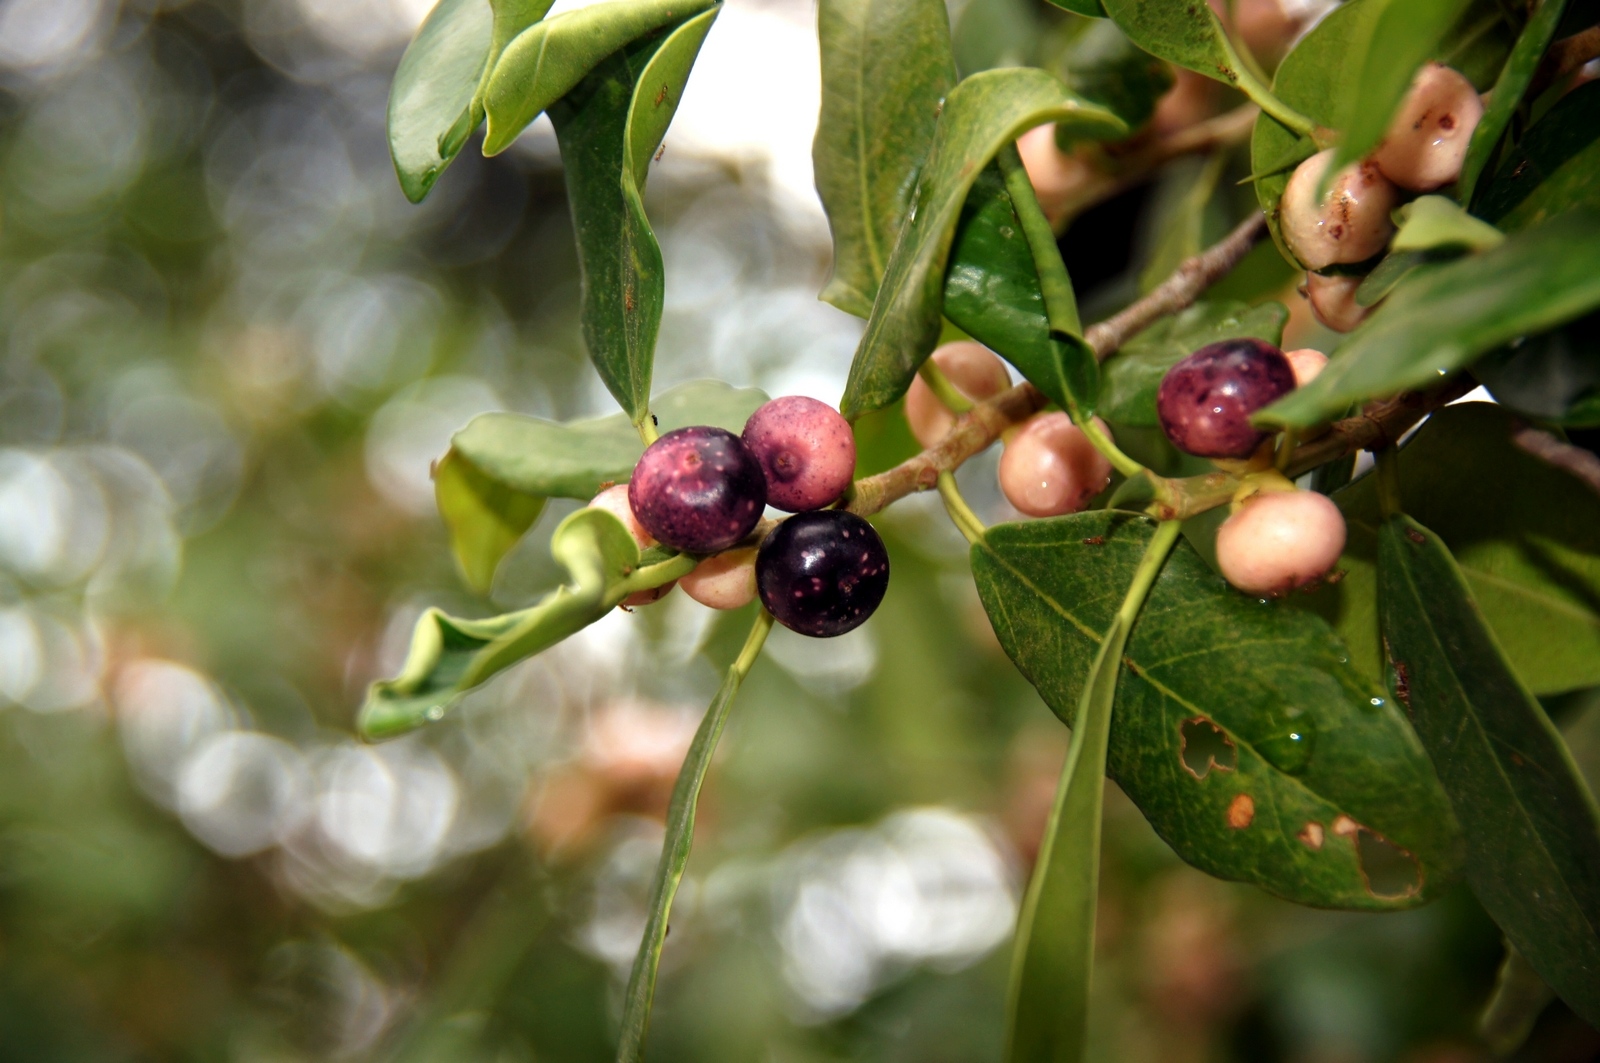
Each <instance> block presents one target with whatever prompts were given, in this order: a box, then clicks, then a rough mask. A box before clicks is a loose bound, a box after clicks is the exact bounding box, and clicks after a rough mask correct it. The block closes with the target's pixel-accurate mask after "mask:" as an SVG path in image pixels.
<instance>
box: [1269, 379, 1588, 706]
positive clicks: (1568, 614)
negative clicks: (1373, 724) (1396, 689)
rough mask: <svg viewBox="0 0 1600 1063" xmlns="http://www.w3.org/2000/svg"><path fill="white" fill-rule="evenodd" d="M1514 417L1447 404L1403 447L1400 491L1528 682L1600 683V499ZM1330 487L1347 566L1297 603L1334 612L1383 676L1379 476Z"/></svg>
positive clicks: (1543, 688)
mask: <svg viewBox="0 0 1600 1063" xmlns="http://www.w3.org/2000/svg"><path fill="white" fill-rule="evenodd" d="M1517 427H1518V425H1517V422H1516V418H1515V417H1513V416H1512V415H1511V414H1510V413H1509V412H1507V411H1506V410H1505V409H1503V408H1501V407H1499V406H1495V405H1493V404H1491V403H1486V402H1468V403H1461V404H1459V405H1456V406H1450V407H1447V408H1445V409H1443V410H1440V411H1439V412H1437V413H1435V414H1434V415H1433V416H1432V417H1430V418H1429V419H1428V420H1427V422H1426V423H1425V424H1423V426H1422V427H1421V428H1420V429H1418V430H1417V433H1416V435H1414V436H1413V437H1412V438H1411V440H1410V442H1408V443H1407V444H1406V445H1405V447H1403V448H1402V449H1401V451H1400V461H1399V466H1400V487H1401V493H1402V496H1403V497H1404V498H1405V500H1406V507H1407V509H1409V510H1410V511H1411V513H1412V515H1413V516H1415V517H1416V518H1417V519H1418V520H1420V521H1423V522H1424V523H1426V524H1427V525H1428V527H1430V528H1433V529H1434V530H1435V531H1436V532H1438V534H1439V536H1440V537H1441V538H1442V539H1443V540H1444V542H1445V544H1446V545H1447V546H1448V547H1449V548H1450V550H1451V552H1452V553H1454V554H1455V557H1456V560H1457V561H1458V562H1459V563H1460V566H1461V570H1462V572H1463V573H1464V574H1465V576H1466V580H1467V583H1468V584H1469V585H1470V586H1471V588H1472V593H1473V597H1474V598H1475V599H1476V601H1477V607H1478V608H1479V609H1480V610H1481V611H1482V613H1483V616H1484V619H1486V620H1487V621H1488V622H1489V626H1490V627H1491V628H1493V630H1494V633H1495V636H1496V638H1497V639H1498V641H1499V643H1500V645H1501V647H1502V648H1503V649H1504V650H1505V652H1506V655H1507V657H1508V658H1509V659H1510V661H1511V665H1512V667H1513V668H1514V669H1515V670H1516V673H1517V675H1518V676H1520V677H1521V679H1522V682H1523V683H1524V684H1525V685H1527V686H1528V687H1529V688H1530V689H1531V690H1533V692H1534V693H1536V694H1541V695H1545V694H1559V693H1562V692H1564V691H1568V690H1575V689H1579V688H1582V687H1589V686H1596V685H1600V498H1596V497H1595V495H1594V494H1593V492H1591V491H1589V490H1588V488H1587V487H1585V486H1584V484H1582V483H1581V482H1580V481H1579V480H1577V479H1575V478H1574V477H1573V476H1571V475H1570V474H1568V473H1566V472H1564V471H1562V470H1560V469H1557V468H1555V467H1553V466H1551V465H1547V464H1546V463H1545V462H1543V461H1540V460H1539V459H1538V458H1535V457H1534V456H1533V455H1531V454H1528V453H1527V452H1525V451H1523V450H1522V449H1521V448H1520V447H1518V446H1517V445H1516V444H1515V443H1514V442H1513V441H1512V438H1511V437H1512V434H1513V433H1514V432H1515V431H1516V429H1517ZM1333 498H1334V501H1335V502H1337V503H1338V504H1339V508H1340V510H1341V511H1343V513H1344V515H1345V523H1346V526H1347V528H1348V532H1349V538H1348V540H1347V542H1346V545H1345V553H1344V557H1343V558H1342V559H1341V560H1340V562H1339V568H1340V569H1341V570H1342V571H1343V572H1344V577H1343V578H1342V579H1341V580H1340V581H1339V582H1338V583H1337V584H1336V585H1333V586H1328V587H1324V588H1322V589H1321V590H1318V591H1317V592H1316V593H1314V594H1311V595H1300V596H1296V598H1295V602H1296V603H1298V604H1303V605H1305V606H1306V607H1308V608H1312V609H1315V610H1316V611H1317V612H1319V613H1320V614H1321V615H1323V616H1324V617H1326V618H1327V619H1328V620H1330V621H1331V622H1333V623H1334V624H1335V626H1336V628H1337V630H1338V632H1339V634H1340V635H1341V636H1342V637H1343V638H1344V641H1345V644H1346V645H1347V646H1348V647H1349V648H1350V660H1351V663H1352V664H1353V665H1355V666H1356V667H1357V668H1359V669H1360V670H1361V671H1362V672H1363V673H1364V674H1366V675H1368V676H1370V677H1372V678H1373V679H1377V678H1378V677H1379V676H1381V674H1382V671H1381V661H1382V658H1381V653H1382V650H1381V647H1380V645H1379V642H1378V620H1377V613H1376V593H1377V592H1376V586H1377V574H1376V564H1377V557H1378V526H1379V524H1380V518H1379V507H1378V497H1377V490H1376V480H1375V479H1374V478H1373V477H1370V476H1368V477H1363V478H1362V479H1360V480H1357V481H1356V482H1355V483H1353V484H1351V485H1350V486H1349V487H1347V488H1344V489H1343V490H1341V491H1339V492H1338V493H1336V494H1335V495H1334V496H1333Z"/></svg>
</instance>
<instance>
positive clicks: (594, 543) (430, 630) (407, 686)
mask: <svg viewBox="0 0 1600 1063" xmlns="http://www.w3.org/2000/svg"><path fill="white" fill-rule="evenodd" d="M550 553H551V555H552V556H553V557H554V558H555V559H556V561H558V562H559V563H560V564H561V566H562V567H563V568H564V569H566V572H567V582H566V583H564V584H563V585H562V586H560V587H558V588H557V589H556V590H554V591H552V592H551V593H550V594H548V595H546V596H545V598H544V599H543V600H542V601H541V602H539V604H537V605H535V606H532V607H531V608H528V609H523V610H520V611H518V612H515V613H507V614H505V615H503V616H496V617H490V618H488V619H485V620H464V619H461V618H458V617H452V616H446V615H445V614H444V613H442V612H440V611H439V610H437V609H429V610H427V611H426V612H424V613H423V614H422V617H421V618H420V619H419V620H418V621H417V626H416V628H415V629H414V630H413V632H412V635H411V649H410V651H409V652H408V653H407V655H406V661H405V664H404V665H403V666H402V667H401V669H400V674H399V675H397V676H395V677H394V678H393V679H385V680H380V681H378V682H376V683H373V684H372V686H371V687H370V688H368V690H367V700H366V703H365V704H363V705H362V707H361V715H360V718H359V720H358V722H357V727H358V729H359V730H360V732H361V735H362V737H363V738H366V739H369V740H377V739H383V738H392V737H394V736H395V735H400V734H404V733H405V732H407V731H411V730H415V729H416V728H418V727H421V726H423V725H424V724H427V723H431V722H433V721H435V720H438V719H441V718H443V716H444V714H445V712H446V711H448V710H449V708H450V706H451V705H453V704H454V703H455V702H456V701H457V700H458V699H459V698H460V697H461V696H462V695H463V694H465V693H466V692H467V691H469V690H471V689H472V688H473V687H475V686H478V685H479V684H480V683H483V682H484V681H486V680H488V679H489V678H491V677H492V676H494V675H495V674H496V673H498V672H500V671H501V670H503V669H505V668H508V667H510V666H511V665H513V664H516V663H517V662H518V661H520V660H523V659H524V658H527V657H531V656H533V655H534V654H536V653H539V652H540V651H542V650H545V649H548V648H549V647H551V646H553V645H555V644H556V643H557V642H560V641H561V640H562V639H564V638H566V637H568V636H569V635H572V634H575V633H576V632H578V631H581V630H582V629H583V628H585V627H588V626H589V625H590V624H592V623H594V622H595V621H596V620H599V619H600V618H601V617H602V616H605V615H606V613H608V612H610V611H611V610H612V609H614V608H616V606H617V605H618V604H619V603H621V602H622V600H623V599H624V598H626V597H627V596H628V595H629V594H631V593H633V592H634V591H636V590H644V589H646V588H648V587H654V586H660V585H661V584H663V583H666V582H669V581H670V580H674V579H677V578H678V577H679V576H682V575H684V574H686V573H687V572H688V571H690V569H692V568H693V567H694V559H693V558H690V557H688V556H679V557H675V558H672V559H670V560H667V561H663V562H660V563H658V564H656V565H653V566H650V567H648V568H641V567H640V561H639V548H638V546H636V545H635V544H634V541H633V536H632V535H631V534H629V532H628V529H626V528H624V527H623V526H622V522H621V521H619V520H618V519H617V518H616V517H614V516H612V515H611V514H610V513H608V512H606V511H604V510H599V509H580V510H578V511H577V512H576V513H574V514H572V515H571V516H569V517H568V518H567V519H566V520H564V521H562V522H561V523H560V524H559V525H558V526H557V527H556V530H555V534H554V535H553V536H552V537H551V540H550Z"/></svg>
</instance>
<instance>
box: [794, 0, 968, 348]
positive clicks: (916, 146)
mask: <svg viewBox="0 0 1600 1063" xmlns="http://www.w3.org/2000/svg"><path fill="white" fill-rule="evenodd" d="M817 32H818V34H819V37H820V39H821V43H822V112H821V115H820V116H819V118H818V120H817V136H816V141H815V142H814V144H813V145H812V149H811V151H812V160H813V165H814V167H815V169H816V178H817V192H818V193H819V194H820V195H821V197H822V206H823V209H824V210H826V211H827V214H828V227H829V228H830V229H831V230H832V231H833V276H832V277H831V278H830V279H829V281H828V285H827V287H826V288H824V289H823V291H822V298H823V299H825V300H827V301H828V302H830V303H832V304H833V305H834V306H837V307H838V308H839V309H841V310H844V311H847V312H849V313H852V314H855V315H856V316H858V317H866V316H867V315H869V314H870V313H872V300H873V298H874V297H875V296H876V295H877V292H878V282H879V281H880V280H881V279H882V278H883V271H884V268H885V266H886V265H887V264H888V261H889V253H890V251H892V250H893V249H894V240H895V234H896V233H898V232H899V231H900V223H901V221H902V220H903V219H904V218H905V215H906V211H907V209H908V208H909V206H910V202H911V195H912V192H913V191H914V189H915V187H916V176H917V171H918V170H919V169H920V168H921V166H922V161H923V159H925V158H926V157H927V154H928V148H929V146H930V145H931V144H932V143H933V132H934V127H935V125H936V124H937V122H938V119H939V107H940V104H941V103H942V101H943V100H944V98H945V96H946V94H948V93H949V91H950V89H951V88H952V87H953V86H954V85H955V81H956V70H955V59H954V58H953V57H952V55H951V50H950V21H949V16H948V15H947V14H946V11H945V5H944V3H943V2H942V0H887V2H883V3H865V2H861V0H822V3H821V5H820V6H819V8H818V11H817Z"/></svg>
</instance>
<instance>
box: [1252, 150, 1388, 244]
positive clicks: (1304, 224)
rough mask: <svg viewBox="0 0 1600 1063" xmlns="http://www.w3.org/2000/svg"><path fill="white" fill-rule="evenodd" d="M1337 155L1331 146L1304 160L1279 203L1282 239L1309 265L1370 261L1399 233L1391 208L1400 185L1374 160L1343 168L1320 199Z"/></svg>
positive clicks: (1291, 178) (1279, 222)
mask: <svg viewBox="0 0 1600 1063" xmlns="http://www.w3.org/2000/svg"><path fill="white" fill-rule="evenodd" d="M1332 161H1333V149H1332V148H1329V149H1328V150H1327V151H1322V152H1318V153H1317V154H1315V155H1313V156H1311V158H1309V159H1307V160H1306V161H1305V162H1302V163H1301V164H1300V165H1299V166H1298V167H1296V168H1295V171H1294V174H1293V175H1292V176H1290V178H1289V184H1288V185H1287V186H1286V187H1285V188H1284V190H1283V199H1282V201H1281V202H1280V203H1279V206H1278V210H1279V214H1278V225H1279V228H1280V230H1281V231H1282V233H1283V242H1284V243H1286V244H1288V245H1289V250H1290V251H1292V252H1293V253H1294V257H1295V258H1298V259H1299V260H1300V262H1301V264H1302V265H1304V266H1305V267H1306V268H1307V269H1323V268H1325V267H1327V266H1332V265H1334V264H1335V263H1340V262H1365V261H1366V260H1367V259H1369V258H1371V257H1372V256H1373V255H1376V254H1377V253H1378V252H1380V251H1382V250H1383V249H1384V248H1385V247H1387V246H1388V245H1389V237H1390V236H1392V235H1394V222H1392V221H1391V220H1390V219H1389V214H1390V212H1391V211H1393V210H1394V208H1395V207H1396V206H1398V205H1399V203H1400V190H1399V189H1397V188H1395V186H1394V185H1393V184H1392V183H1390V181H1389V179H1388V178H1386V177H1384V176H1383V174H1382V173H1380V172H1379V171H1378V168H1377V167H1376V166H1374V165H1373V164H1372V163H1371V162H1370V161H1369V162H1358V163H1352V164H1351V165H1349V166H1346V167H1345V168H1344V169H1343V170H1340V171H1339V172H1338V173H1337V174H1335V175H1334V177H1333V180H1331V181H1330V182H1328V192H1327V195H1326V196H1324V197H1323V198H1322V199H1321V200H1318V199H1317V187H1318V186H1319V185H1320V184H1321V183H1322V175H1323V174H1324V173H1325V172H1327V169H1328V164H1329V163H1331V162H1332Z"/></svg>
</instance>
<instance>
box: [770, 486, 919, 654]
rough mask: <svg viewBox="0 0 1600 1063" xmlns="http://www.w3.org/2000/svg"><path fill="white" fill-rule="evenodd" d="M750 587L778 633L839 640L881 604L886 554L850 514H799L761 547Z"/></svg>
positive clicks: (886, 585)
mask: <svg viewBox="0 0 1600 1063" xmlns="http://www.w3.org/2000/svg"><path fill="white" fill-rule="evenodd" d="M756 587H757V589H758V590H759V591H760V594H761V602H762V604H763V605H765V606H766V607H767V609H768V611H770V612H771V613H772V615H773V617H774V618H776V619H777V621H778V623H780V624H782V625H783V626H784V627H786V628H789V629H790V630H792V631H798V632H800V634H802V635H811V636H814V637H816V638H831V637H832V636H834V635H843V634H844V633H845V632H846V631H850V630H853V629H854V628H856V627H859V626H860V625H861V624H862V623H864V622H865V621H866V619H867V617H869V616H871V615H872V613H873V610H875V609H877V608H878V603H879V602H881V601H883V592H884V591H886V590H887V589H888V588H889V552H888V551H887V550H885V549H884V547H883V540H882V539H880V538H879V537H878V533H877V531H876V530H875V529H874V528H873V527H872V525H870V524H868V523H867V522H866V521H864V520H862V519H861V518H860V517H858V516H856V515H855V514H854V513H850V512H848V511H846V510H842V509H824V510H818V511H815V512H812V513H799V514H796V515H795V516H793V517H790V518H789V519H788V520H786V521H784V522H783V523H782V524H779V525H778V526H777V527H776V528H775V529H773V532H772V534H771V535H769V536H767V539H766V541H765V542H763V543H762V544H761V550H760V552H759V553H758V554H757V555H756Z"/></svg>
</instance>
